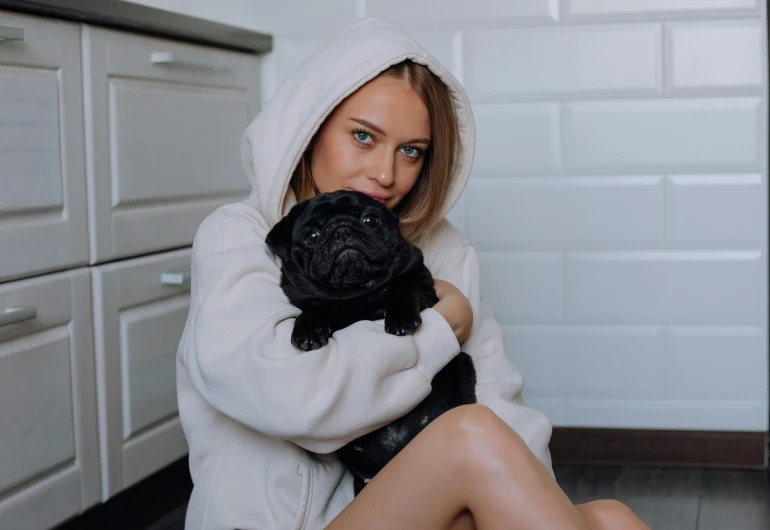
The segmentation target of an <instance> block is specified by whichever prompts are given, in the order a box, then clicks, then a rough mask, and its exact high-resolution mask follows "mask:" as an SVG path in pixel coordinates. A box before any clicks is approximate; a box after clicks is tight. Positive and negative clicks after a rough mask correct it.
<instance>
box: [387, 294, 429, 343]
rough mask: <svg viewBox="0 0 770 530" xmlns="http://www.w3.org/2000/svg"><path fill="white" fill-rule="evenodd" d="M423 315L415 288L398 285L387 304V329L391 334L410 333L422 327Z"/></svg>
mask: <svg viewBox="0 0 770 530" xmlns="http://www.w3.org/2000/svg"><path fill="white" fill-rule="evenodd" d="M420 324H422V317H421V316H420V307H419V302H418V299H417V296H416V294H415V289H409V288H403V287H397V288H395V289H394V290H393V291H391V293H390V296H389V297H388V301H387V302H386V304H385V331H386V332H387V333H390V334H391V335H409V334H411V333H414V331H415V330H416V329H417V328H419V327H420Z"/></svg>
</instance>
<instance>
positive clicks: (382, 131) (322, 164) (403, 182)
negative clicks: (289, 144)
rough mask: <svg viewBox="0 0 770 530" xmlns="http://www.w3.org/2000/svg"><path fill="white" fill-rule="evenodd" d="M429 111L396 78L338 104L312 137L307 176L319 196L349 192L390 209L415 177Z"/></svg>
mask: <svg viewBox="0 0 770 530" xmlns="http://www.w3.org/2000/svg"><path fill="white" fill-rule="evenodd" d="M429 146H430V119H429V116H428V109H427V107H426V106H425V103H423V101H422V99H421V98H420V96H419V95H418V94H417V93H416V92H415V91H414V90H412V89H411V88H410V87H409V85H408V84H407V83H406V82H405V81H402V80H400V79H393V78H390V77H382V76H380V77H376V78H374V79H373V80H372V81H369V82H368V83H367V84H365V85H364V86H362V87H361V88H359V89H358V90H357V91H356V92H354V93H353V94H351V95H350V96H349V97H348V98H347V99H346V100H345V101H344V102H342V103H341V104H340V105H339V106H338V107H337V108H336V109H334V111H333V112H332V114H331V115H330V116H329V117H328V118H327V119H326V122H325V123H324V124H323V126H322V128H321V130H320V132H319V133H318V135H317V137H316V143H315V145H314V146H313V152H312V156H311V161H310V168H311V173H312V175H313V181H314V182H315V185H316V187H317V188H318V191H320V192H321V193H327V192H333V191H338V190H354V191H360V192H363V193H366V194H367V195H369V196H371V197H373V198H375V199H377V200H379V201H380V202H382V203H383V204H385V206H387V207H388V208H390V209H393V208H395V207H396V205H398V203H399V202H401V200H402V199H403V198H404V197H405V196H406V195H407V194H408V193H409V191H410V190H411V189H412V187H413V186H414V184H415V182H416V181H417V177H418V176H419V175H420V170H421V169H422V164H423V161H424V160H425V151H426V150H427V149H428V147H429Z"/></svg>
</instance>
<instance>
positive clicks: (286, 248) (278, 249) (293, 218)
mask: <svg viewBox="0 0 770 530" xmlns="http://www.w3.org/2000/svg"><path fill="white" fill-rule="evenodd" d="M304 209H305V204H304V203H300V204H297V205H295V206H294V207H292V209H291V210H289V213H288V214H286V215H285V216H284V218H283V219H281V220H280V221H278V222H277V223H276V224H275V226H274V227H273V228H272V229H271V230H270V232H269V233H268V234H267V237H266V238H265V243H266V244H267V246H268V247H269V248H270V250H272V251H273V252H274V253H275V255H276V256H278V257H279V258H281V261H282V262H285V261H286V260H287V259H288V258H289V252H290V251H291V234H292V232H293V231H294V224H295V223H296V222H297V219H299V216H300V214H301V213H302V211H303V210H304Z"/></svg>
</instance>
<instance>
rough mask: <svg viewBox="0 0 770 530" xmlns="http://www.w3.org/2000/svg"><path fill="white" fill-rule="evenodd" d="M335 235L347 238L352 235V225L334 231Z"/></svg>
mask: <svg viewBox="0 0 770 530" xmlns="http://www.w3.org/2000/svg"><path fill="white" fill-rule="evenodd" d="M334 235H335V236H337V237H338V238H340V239H347V238H348V237H350V227H348V226H341V227H339V228H337V229H336V230H335V231H334Z"/></svg>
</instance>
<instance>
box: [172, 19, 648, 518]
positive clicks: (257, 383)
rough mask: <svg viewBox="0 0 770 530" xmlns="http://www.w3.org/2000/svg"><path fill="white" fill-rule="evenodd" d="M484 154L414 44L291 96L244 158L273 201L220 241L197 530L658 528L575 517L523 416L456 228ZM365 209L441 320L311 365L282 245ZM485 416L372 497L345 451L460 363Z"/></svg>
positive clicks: (512, 372)
mask: <svg viewBox="0 0 770 530" xmlns="http://www.w3.org/2000/svg"><path fill="white" fill-rule="evenodd" d="M474 141H475V133H474V125H473V119H472V116H471V108H470V104H469V102H468V100H467V97H466V95H465V92H464V91H463V89H462V87H461V86H460V84H459V83H458V82H457V81H456V80H455V79H454V78H453V77H452V76H451V75H450V74H449V73H448V72H447V71H446V70H445V69H444V68H443V67H442V66H441V65H440V64H439V63H438V62H437V61H436V60H435V59H434V58H432V57H431V56H429V55H428V54H427V53H426V52H425V51H424V50H423V49H422V48H420V47H419V46H418V45H417V44H416V43H414V42H413V41H412V40H411V39H410V38H409V37H408V36H407V35H406V34H405V33H404V32H402V31H401V30H399V29H398V28H397V27H395V26H393V25H391V24H389V23H387V22H385V21H382V20H378V19H371V18H370V19H361V20H358V21H355V22H353V23H351V24H349V25H348V26H347V27H346V28H345V29H344V30H343V31H342V32H341V33H340V35H338V36H337V37H336V38H335V39H333V40H331V41H330V42H329V43H327V44H326V45H325V46H324V47H323V48H322V49H320V50H319V51H317V52H316V53H315V54H314V55H313V56H311V57H310V58H309V59H308V60H307V61H305V63H303V64H302V65H301V66H300V67H299V69H298V70H297V71H296V72H295V73H294V74H293V75H292V76H291V77H290V78H289V79H288V80H287V81H286V82H285V83H284V85H283V86H281V88H280V89H279V90H278V92H277V93H276V94H275V96H274V97H273V99H272V100H271V101H270V103H269V105H267V107H266V108H265V109H263V110H262V112H261V113H260V114H259V115H258V116H257V118H256V119H255V120H254V122H253V123H252V124H251V125H250V126H249V128H248V130H247V132H246V134H245V136H244V143H243V146H242V155H243V160H244V167H245V169H246V172H247V174H248V176H249V178H250V180H251V183H252V187H253V192H252V194H251V196H250V197H249V199H248V200H246V201H243V202H240V203H236V204H231V205H228V206H225V207H223V208H220V209H219V210H217V211H216V212H214V213H213V214H212V215H211V216H209V217H208V218H207V219H206V220H205V221H204V222H203V223H202V224H201V226H200V228H199V230H198V233H197V235H196V238H195V243H194V246H193V264H192V267H193V278H194V281H193V288H192V295H191V305H190V314H189V317H188V320H187V325H186V327H185V331H184V335H183V337H182V340H181V343H180V347H179V354H178V393H179V411H180V416H181V420H182V425H183V426H184V431H185V435H186V437H187V440H188V443H189V447H190V467H191V474H192V478H193V481H194V483H195V487H194V490H193V494H192V497H191V499H190V504H189V507H188V512H187V523H186V525H187V526H186V527H187V528H190V529H199V528H205V529H222V530H225V529H226V530H232V529H233V528H239V529H244V530H245V529H284V528H286V529H313V530H315V529H320V528H324V527H327V528H329V529H363V528H365V529H368V530H371V529H377V528H383V529H385V528H387V529H392V528H398V529H410V528H414V529H428V528H430V529H432V528H437V529H438V528H447V529H448V528H453V529H471V528H479V529H493V528H508V529H510V528H560V529H561V528H564V529H567V528H569V529H572V528H575V529H577V528H623V529H634V528H646V527H645V526H644V525H643V524H642V523H641V521H639V520H638V519H637V518H636V517H635V516H634V515H633V514H632V513H631V512H630V510H628V509H627V508H625V507H624V506H622V505H620V504H619V503H612V502H599V503H593V504H588V505H584V506H581V507H577V508H576V507H574V506H573V505H572V504H571V503H570V502H569V500H568V499H567V498H566V496H565V495H564V493H563V492H562V491H561V490H560V489H559V487H558V486H557V484H556V482H555V481H554V479H553V476H552V472H551V467H550V466H551V463H550V457H549V454H548V441H549V438H550V434H551V425H550V423H549V422H548V419H547V418H546V417H545V416H544V415H543V414H541V413H539V412H537V411H535V410H533V409H531V408H528V407H527V406H526V405H525V404H524V403H523V401H522V399H521V395H520V392H521V389H522V379H521V376H520V374H519V372H518V370H517V369H516V368H515V367H514V366H513V365H512V364H511V362H510V361H509V360H508V359H507V358H506V356H505V353H504V351H503V340H502V334H501V331H500V327H499V326H498V324H497V323H496V322H495V320H494V319H493V318H492V316H491V315H490V314H489V312H488V311H487V310H486V309H485V308H484V306H483V305H482V303H481V300H480V295H479V271H478V260H477V258H476V254H475V252H474V250H473V248H472V247H471V246H470V245H469V244H468V243H467V241H465V240H464V238H463V237H462V236H461V235H460V234H459V233H458V232H457V231H456V230H455V229H454V228H453V227H452V226H451V225H450V224H449V223H448V222H447V221H446V220H444V219H443V217H444V215H445V214H446V213H447V212H448V211H449V209H450V208H451V207H452V205H453V204H454V202H455V201H456V200H457V199H458V197H459V196H460V194H461V192H462V190H463V188H464V186H465V183H466V181H467V179H468V176H469V174H470V170H471V165H472V160H473V148H474ZM338 189H353V190H357V191H362V192H364V193H367V194H369V195H371V196H373V197H374V198H376V199H378V200H380V201H381V202H383V203H384V204H386V205H387V206H388V208H391V209H393V210H394V211H396V212H398V214H399V216H400V218H401V224H402V228H403V231H404V233H405V234H406V235H407V236H408V237H410V238H411V239H412V240H413V241H414V242H415V243H416V244H418V245H419V246H420V247H421V248H422V249H423V252H424V253H425V258H426V264H427V265H428V267H429V268H430V269H431V271H432V272H433V274H434V276H435V277H436V278H437V279H438V281H437V291H438V294H439V298H440V301H439V302H438V304H436V306H435V307H433V308H431V309H428V310H426V311H424V312H423V313H422V319H423V324H422V326H421V327H420V328H419V329H418V330H417V331H416V332H415V333H414V334H412V335H410V336H406V337H397V336H394V335H389V334H387V333H385V332H384V329H383V325H382V322H366V321H364V322H359V323H356V324H354V325H352V326H349V327H348V328H345V329H343V330H340V331H338V332H336V333H335V334H334V335H333V337H332V338H331V340H330V341H329V343H328V344H327V345H326V346H324V347H322V348H320V349H318V350H314V351H311V352H301V351H299V350H298V349H296V348H295V347H294V346H292V345H291V341H290V337H291V331H292V326H293V323H294V318H295V317H296V316H297V315H298V314H299V310H298V309H297V308H295V307H293V306H292V305H290V304H289V303H288V302H287V300H286V297H285V296H284V295H283V292H282V291H281V289H280V287H279V278H280V270H279V267H278V264H277V263H276V261H277V258H275V257H274V256H273V255H272V254H271V253H270V252H269V251H267V249H266V246H265V243H264V239H265V236H266V234H267V232H268V231H269V230H270V228H271V227H272V226H273V225H274V224H275V223H276V222H277V221H278V220H279V219H281V217H282V216H283V215H285V214H286V212H287V211H288V209H289V208H290V207H291V206H292V205H293V204H295V203H296V202H297V201H298V200H302V199H305V198H308V197H311V196H312V195H314V194H315V193H318V192H329V191H335V190H338ZM463 343H464V350H465V351H468V352H469V353H470V354H471V355H472V356H473V357H474V364H475V366H476V371H477V378H478V385H477V396H478V400H479V405H474V406H469V407H462V408H459V409H455V410H452V411H450V412H449V413H447V414H445V415H443V416H442V417H440V418H438V419H437V420H436V421H435V422H433V423H432V424H430V425H429V426H428V427H427V428H426V429H425V430H424V431H423V432H422V433H421V434H420V435H419V436H417V437H416V438H415V440H414V441H413V442H411V443H410V444H409V446H408V447H407V448H406V449H405V450H404V451H402V452H401V453H400V454H399V455H398V456H397V457H396V458H395V459H394V460H393V461H392V462H391V463H390V464H389V465H388V466H387V467H386V468H385V469H383V471H381V472H380V473H379V474H378V475H377V476H376V477H375V478H374V479H373V480H372V481H371V482H370V483H369V484H368V485H367V486H366V487H365V488H364V490H363V491H362V492H361V494H360V495H359V496H358V497H355V498H354V496H353V486H352V476H351V475H350V473H349V472H347V470H346V469H345V468H344V466H343V465H342V464H341V463H340V462H339V460H338V459H337V458H336V457H335V455H334V451H336V450H337V449H339V448H340V447H342V446H343V445H344V444H346V443H347V442H349V441H351V440H353V439H355V438H357V437H358V436H361V435H363V434H365V433H366V432H369V431H372V430H374V429H375V428H377V427H380V426H382V425H384V424H386V423H388V422H390V421H392V420H393V419H395V418H397V417H399V416H401V415H403V414H404V413H405V412H406V411H408V410H410V409H411V408H412V407H414V406H415V405H416V404H417V403H419V402H420V401H421V400H422V399H423V398H424V397H425V396H426V395H427V394H428V392H429V391H430V381H431V379H432V377H433V376H434V375H435V374H436V373H437V372H438V371H439V370H440V369H441V368H442V367H443V366H444V365H445V364H446V363H447V362H449V360H450V359H452V358H453V357H454V356H455V355H457V353H458V352H459V351H460V344H463Z"/></svg>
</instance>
